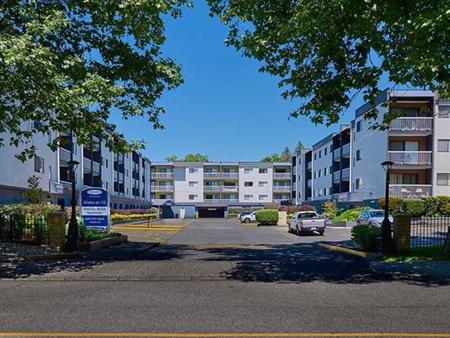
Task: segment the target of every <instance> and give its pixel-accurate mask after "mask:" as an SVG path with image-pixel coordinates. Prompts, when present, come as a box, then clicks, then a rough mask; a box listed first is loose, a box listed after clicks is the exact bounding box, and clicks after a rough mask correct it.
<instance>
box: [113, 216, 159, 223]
mask: <svg viewBox="0 0 450 338" xmlns="http://www.w3.org/2000/svg"><path fill="white" fill-rule="evenodd" d="M143 218H150V219H155V218H157V214H129V215H120V214H112V215H111V221H125V220H133V219H143Z"/></svg>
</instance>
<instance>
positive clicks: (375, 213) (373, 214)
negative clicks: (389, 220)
mask: <svg viewBox="0 0 450 338" xmlns="http://www.w3.org/2000/svg"><path fill="white" fill-rule="evenodd" d="M369 215H370V217H384V211H382V210H377V211H369Z"/></svg>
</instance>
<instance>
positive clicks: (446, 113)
mask: <svg viewBox="0 0 450 338" xmlns="http://www.w3.org/2000/svg"><path fill="white" fill-rule="evenodd" d="M438 117H440V118H447V119H448V118H449V117H450V106H439V108H438Z"/></svg>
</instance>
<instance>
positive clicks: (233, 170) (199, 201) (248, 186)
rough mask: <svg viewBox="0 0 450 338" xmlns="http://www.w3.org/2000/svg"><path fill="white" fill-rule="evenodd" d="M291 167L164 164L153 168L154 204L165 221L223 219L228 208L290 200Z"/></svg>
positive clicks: (279, 164)
mask: <svg viewBox="0 0 450 338" xmlns="http://www.w3.org/2000/svg"><path fill="white" fill-rule="evenodd" d="M291 178H292V169H291V163H289V162H286V163H284V162H283V163H264V162H162V163H152V164H151V192H152V196H151V200H152V204H153V205H154V206H158V207H161V208H162V210H163V213H164V216H165V217H173V216H177V214H178V216H179V214H180V213H184V215H185V216H186V217H193V215H195V213H198V214H199V216H200V217H208V216H216V217H224V216H225V215H226V212H227V210H228V207H240V206H248V207H250V206H254V207H257V206H263V205H264V204H268V203H284V202H288V201H290V199H291V190H292V189H291V187H292V183H291Z"/></svg>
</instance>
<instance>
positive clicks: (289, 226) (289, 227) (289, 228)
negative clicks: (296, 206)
mask: <svg viewBox="0 0 450 338" xmlns="http://www.w3.org/2000/svg"><path fill="white" fill-rule="evenodd" d="M288 233H292V229H291V225H290V224H289V223H288Z"/></svg>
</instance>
